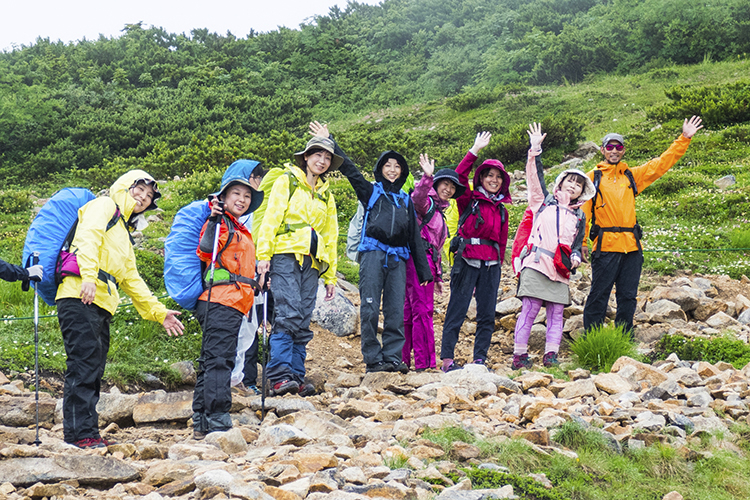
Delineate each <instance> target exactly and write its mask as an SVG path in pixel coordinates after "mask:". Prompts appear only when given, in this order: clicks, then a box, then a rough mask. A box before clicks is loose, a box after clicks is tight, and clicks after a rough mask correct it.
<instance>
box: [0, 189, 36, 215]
mask: <svg viewBox="0 0 750 500" xmlns="http://www.w3.org/2000/svg"><path fill="white" fill-rule="evenodd" d="M30 209H31V198H29V192H28V191H25V190H23V191H7V190H4V191H0V214H18V213H22V212H25V211H27V210H30Z"/></svg>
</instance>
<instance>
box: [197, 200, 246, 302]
mask: <svg viewBox="0 0 750 500" xmlns="http://www.w3.org/2000/svg"><path fill="white" fill-rule="evenodd" d="M227 218H228V219H229V220H230V221H231V222H230V224H233V225H234V236H233V237H232V241H230V242H229V246H226V244H227V239H229V228H228V227H227ZM208 224H209V221H206V223H205V224H203V229H201V235H200V238H203V233H205V232H206V228H207V227H208ZM218 230H219V247H218V248H219V251H220V253H221V255H220V256H218V257H217V261H219V262H218V264H219V265H218V266H217V270H216V271H215V275H214V280H219V279H221V277H223V273H226V271H229V272H230V273H234V274H239V275H241V276H245V277H246V278H251V279H254V278H255V244H254V243H253V238H252V236H250V231H248V230H247V228H246V227H245V226H244V225H242V224H241V223H239V222H238V221H237V219H235V218H234V217H233V216H232V215H231V214H228V213H227V214H225V216H224V217H222V218H221V226H219V228H218ZM198 241H200V239H199V240H198ZM225 246H226V248H225ZM196 254H197V255H198V257H199V258H200V259H201V260H202V261H203V262H205V263H206V264H207V266H206V268H207V270H206V274H205V276H206V280H207V281H208V277H209V275H210V272H211V270H210V269H209V267H210V265H211V253H208V252H203V251H201V249H200V245H198V249H197V250H196ZM222 268H223V269H222ZM224 270H226V271H224ZM254 299H255V292H254V290H253V288H252V286H251V285H249V284H247V283H231V284H230V283H225V284H218V285H217V284H216V283H215V284H214V286H213V287H212V290H211V302H218V303H220V304H223V305H225V306H229V307H231V308H234V309H237V310H238V311H239V312H241V313H242V314H247V313H248V311H249V310H250V308H251V307H252V306H253V301H254ZM198 300H203V301H205V300H208V289H206V290H204V291H203V293H202V294H201V296H200V297H199V298H198Z"/></svg>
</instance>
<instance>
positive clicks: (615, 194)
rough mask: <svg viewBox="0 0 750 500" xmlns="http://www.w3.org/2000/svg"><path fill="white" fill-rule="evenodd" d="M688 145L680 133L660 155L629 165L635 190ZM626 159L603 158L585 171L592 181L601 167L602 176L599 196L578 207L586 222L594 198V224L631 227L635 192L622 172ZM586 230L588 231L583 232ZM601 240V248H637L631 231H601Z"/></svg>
mask: <svg viewBox="0 0 750 500" xmlns="http://www.w3.org/2000/svg"><path fill="white" fill-rule="evenodd" d="M689 145H690V139H688V138H687V137H685V136H684V135H682V134H680V137H678V138H677V140H675V141H674V142H673V143H672V145H671V146H669V149H667V150H666V151H665V152H664V154H662V155H661V156H660V157H658V158H655V159H653V160H651V161H649V162H648V163H645V164H643V165H641V166H638V167H633V168H631V169H630V171H631V172H632V173H633V178H634V179H635V184H636V187H637V188H638V192H639V193H641V192H643V190H644V189H646V188H647V187H648V186H650V185H651V184H652V183H653V182H654V181H655V180H657V179H658V178H659V177H661V176H662V175H664V174H665V173H666V172H667V170H669V169H670V168H672V166H673V165H674V164H675V163H677V162H678V161H679V159H680V158H682V155H684V154H685V151H687V148H688V146H689ZM627 168H628V165H627V163H625V162H620V163H618V164H617V165H610V164H609V163H607V162H601V163H599V164H598V165H597V166H596V168H595V169H594V170H592V171H591V172H589V173H588V174H587V175H588V176H589V178H590V179H591V180H592V181H593V179H594V171H595V170H596V169H599V170H601V171H602V179H601V183H600V184H599V191H600V193H601V195H600V196H595V197H594V198H592V199H591V200H589V201H587V202H586V203H585V204H584V205H583V207H582V209H583V211H584V213H585V214H586V221H587V226H589V227H590V225H591V204H592V203H593V202H594V201H596V224H597V225H598V226H600V227H615V226H619V227H633V226H635V223H636V218H635V196H634V194H633V190H632V189H631V188H630V181H629V180H628V177H627V176H626V175H625V169H627ZM586 234H588V231H587V232H586ZM603 238H604V241H602V248H601V251H602V252H619V253H628V252H634V251H636V250H638V245H637V243H636V241H635V236H634V235H633V233H614V232H605V233H604V235H603ZM597 239H598V238H595V239H594V240H593V241H592V242H591V246H590V249H591V250H594V249H595V248H596V245H597Z"/></svg>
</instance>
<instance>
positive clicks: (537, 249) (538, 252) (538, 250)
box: [530, 245, 555, 262]
mask: <svg viewBox="0 0 750 500" xmlns="http://www.w3.org/2000/svg"><path fill="white" fill-rule="evenodd" d="M532 253H533V254H534V262H539V259H540V258H541V256H542V254H544V255H546V256H547V257H551V258H553V259H554V258H555V252H550V251H549V250H547V249H545V248H542V247H538V246H536V245H532V247H531V252H530V254H532Z"/></svg>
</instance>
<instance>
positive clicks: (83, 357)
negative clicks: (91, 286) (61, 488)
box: [57, 298, 112, 443]
mask: <svg viewBox="0 0 750 500" xmlns="http://www.w3.org/2000/svg"><path fill="white" fill-rule="evenodd" d="M57 320H58V321H59V323H60V330H61V331H62V336H63V342H64V344H65V354H66V356H67V360H66V362H67V368H66V370H65V387H64V389H63V434H64V438H65V442H66V443H75V442H76V441H80V440H81V439H86V438H93V439H98V438H99V437H100V435H99V414H98V413H97V412H96V404H97V403H98V402H99V392H100V390H101V385H102V375H104V366H105V365H106V363H107V352H108V351H109V323H110V321H111V320H112V315H111V314H110V313H109V312H107V311H105V310H104V309H102V308H101V307H99V306H97V305H94V304H89V305H86V304H84V303H83V302H81V299H72V298H69V299H60V300H58V301H57Z"/></svg>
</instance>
